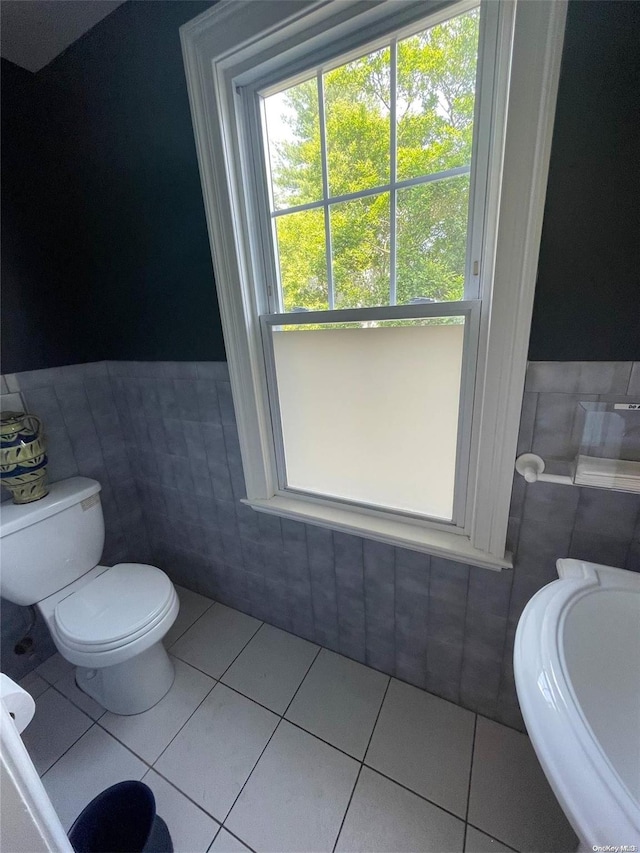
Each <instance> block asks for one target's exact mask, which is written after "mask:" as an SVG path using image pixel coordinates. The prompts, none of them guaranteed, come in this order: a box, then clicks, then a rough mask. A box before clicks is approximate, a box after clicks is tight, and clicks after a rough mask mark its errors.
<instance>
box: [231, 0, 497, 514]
mask: <svg viewBox="0 0 640 853" xmlns="http://www.w3.org/2000/svg"><path fill="white" fill-rule="evenodd" d="M455 8H456V7H453V10H455ZM453 10H450V11H449V15H450V16H449V17H446V18H445V19H444V20H441V18H442V13H440V14H439V15H438V19H437V22H436V23H434V24H433V25H432V26H428V25H427V26H425V24H424V23H423V22H418V23H417V24H414V25H413V26H412V27H411V30H410V32H409V33H406V32H404V33H403V32H393V33H390V34H389V35H388V36H387V37H385V38H384V40H383V42H382V43H380V40H377V42H376V44H375V46H374V47H373V48H370V47H369V48H367V47H364V48H358V49H357V51H356V55H355V57H352V56H347V57H345V56H344V55H339V56H337V57H335V58H333V59H331V60H330V61H329V62H325V63H323V64H322V65H321V66H318V67H314V68H311V69H309V71H308V77H307V79H303V80H298V81H297V82H293V83H292V82H290V81H288V80H285V81H283V82H280V83H278V84H276V85H275V86H270V87H268V88H267V89H266V90H260V88H259V81H258V83H257V84H254V86H252V87H249V88H248V90H247V91H246V92H244V93H243V97H244V99H245V103H248V104H249V105H250V106H253V101H254V99H256V98H257V103H258V104H259V111H258V112H255V111H253V110H251V109H249V110H248V111H247V115H248V121H249V122H251V120H252V116H255V115H257V114H259V115H260V128H259V132H254V134H253V138H257V137H261V138H262V139H263V169H262V170H261V171H260V172H259V173H258V175H257V180H258V182H260V180H261V179H266V184H267V186H266V192H264V193H263V198H265V197H268V212H269V217H270V220H271V229H270V230H269V228H268V227H266V228H265V229H264V231H265V233H266V234H267V236H270V237H271V241H270V243H269V242H267V245H266V247H265V248H266V250H267V256H266V258H265V266H264V268H265V281H266V282H267V289H268V292H269V294H270V300H269V301H270V304H271V306H272V309H273V310H274V311H275V312H278V313H277V314H271V313H269V314H265V315H263V317H262V320H263V340H264V347H265V355H266V361H267V368H268V369H267V373H266V376H267V385H268V392H269V402H270V409H271V420H272V426H273V434H274V441H275V451H276V464H277V469H278V484H279V489H280V491H281V492H282V493H283V494H287V493H296V494H299V495H313V496H315V497H317V498H326V499H333V500H338V501H341V502H343V503H346V504H352V505H354V506H359V507H366V508H368V509H370V510H377V511H382V512H387V513H394V514H396V515H398V516H411V517H413V518H415V519H416V520H417V519H420V518H422V519H425V520H426V519H429V520H431V521H432V522H438V523H441V524H446V525H450V526H451V528H452V529H462V528H464V523H465V503H466V487H467V472H468V459H469V441H470V436H471V419H472V414H473V406H472V395H473V385H474V378H475V365H476V350H477V340H478V324H479V314H480V303H479V301H478V302H477V303H476V304H474V303H473V302H463V301H462V300H463V298H464V296H465V294H466V295H467V296H469V297H470V298H473V299H476V300H477V298H478V296H479V276H478V274H477V272H476V274H473V269H472V264H471V263H469V260H468V258H469V251H468V247H469V248H470V246H471V244H472V243H473V242H474V241H473V240H472V235H473V233H474V231H476V232H478V234H479V235H481V234H482V231H483V220H484V195H483V190H484V184H483V182H482V181H481V180H480V181H477V182H475V183H476V186H477V188H478V191H477V192H476V205H475V207H476V210H475V211H472V210H470V204H469V202H470V194H471V193H470V188H471V184H472V180H473V179H474V178H475V174H476V171H479V172H480V174H486V163H481V164H478V162H477V159H478V158H477V157H476V156H475V152H474V146H473V136H474V134H473V130H474V116H477V113H478V112H479V110H476V105H477V100H476V80H477V79H479V88H482V77H483V76H484V77H487V76H488V75H490V74H491V72H492V70H493V58H494V53H495V47H494V46H493V45H492V46H491V48H490V49H489V50H487V51H485V56H486V57H487V60H486V61H485V63H484V65H483V66H482V67H480V68H478V40H479V22H480V10H479V7H476V8H472V9H469V10H465V11H463V12H462V13H458V14H455V11H453ZM491 109H492V103H491V100H490V99H488V100H487V101H486V103H485V109H484V114H483V115H482V116H481V117H479V119H480V120H479V122H477V123H478V124H480V125H481V126H482V127H483V128H484V132H485V134H486V133H487V131H488V127H489V124H490V115H491ZM484 150H485V155H486V152H487V150H488V148H487V147H485V149H484ZM254 162H255V161H254ZM472 171H473V175H472V174H471V173H472ZM478 185H479V186H478ZM257 207H258V210H260V203H259V202H258V203H257ZM266 210H267V205H264V206H263V207H262V213H263V214H264V213H265V212H266ZM475 242H476V243H477V244H479V243H480V242H481V241H480V239H477V240H476V241H475ZM479 263H480V261H479V259H476V260H475V267H476V268H478V267H479ZM442 303H453V306H454V307H452V306H451V305H450V304H449V305H447V304H445V305H443V304H442ZM399 305H403V306H405V307H404V308H402V309H401V308H399V307H395V308H392V307H391V306H399ZM280 312H284V313H283V314H280ZM307 312H313V317H310V316H308V315H307V316H305V315H306V314H307ZM289 314H290V315H292V316H288V315H289Z"/></svg>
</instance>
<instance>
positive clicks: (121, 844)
mask: <svg viewBox="0 0 640 853" xmlns="http://www.w3.org/2000/svg"><path fill="white" fill-rule="evenodd" d="M69 841H70V842H71V846H72V847H73V849H74V850H75V851H76V853H173V844H172V842H171V836H170V834H169V830H168V829H167V824H166V823H165V822H164V821H163V820H162V818H161V817H159V815H157V814H156V801H155V797H154V796H153V792H152V790H151V788H149V787H148V786H147V785H145V784H144V782H118V784H117V785H112V786H111V787H110V788H107V789H106V791H103V792H102V793H101V794H98V796H97V797H94V799H93V800H91V802H90V803H89V805H88V806H87V807H86V808H85V809H84V810H83V811H82V813H81V814H80V816H79V817H77V818H76V820H75V822H74V824H73V826H72V827H71V829H70V831H69Z"/></svg>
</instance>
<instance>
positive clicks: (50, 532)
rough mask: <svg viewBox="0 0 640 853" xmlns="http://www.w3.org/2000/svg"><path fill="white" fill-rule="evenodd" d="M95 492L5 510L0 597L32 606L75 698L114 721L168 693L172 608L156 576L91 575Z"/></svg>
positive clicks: (98, 541) (95, 571)
mask: <svg viewBox="0 0 640 853" xmlns="http://www.w3.org/2000/svg"><path fill="white" fill-rule="evenodd" d="M99 491H100V484H99V483H97V482H96V481H95V480H89V479H86V478H83V477H74V478H72V479H70V480H64V481H61V482H60V483H55V484H53V485H52V486H51V490H50V492H49V495H48V496H47V497H46V498H43V500H42V501H38V502H36V503H34V504H26V505H22V506H18V505H12V506H7V507H6V508H3V512H2V518H1V520H0V549H1V554H2V561H3V572H2V578H1V579H0V593H1V594H2V595H3V596H4V597H5V598H8V599H9V600H10V601H14V602H15V603H17V604H35V605H36V606H37V608H38V610H39V611H40V613H41V614H42V616H43V618H44V619H45V621H46V623H47V625H48V627H49V630H50V631H51V636H52V639H53V641H54V643H55V645H56V648H57V649H58V651H59V652H60V654H61V655H62V656H63V657H64V658H65V659H66V660H68V661H69V662H70V663H73V664H75V665H76V667H77V669H76V683H77V685H78V687H79V688H80V689H81V690H83V691H84V692H85V693H86V694H87V695H89V696H91V697H92V698H93V699H95V700H96V701H97V702H98V703H99V704H100V705H102V707H103V708H106V709H107V710H109V711H112V712H114V713H116V714H123V715H127V714H139V713H141V712H142V711H146V710H148V709H149V708H151V707H152V706H153V705H155V704H156V703H157V702H159V701H160V699H162V697H163V696H164V695H165V694H166V693H167V692H168V690H169V689H170V688H171V685H172V683H173V679H174V667H173V664H172V662H171V660H170V658H169V656H168V655H167V652H166V650H165V648H164V646H163V645H162V638H163V637H164V635H165V634H166V633H167V631H168V630H169V628H170V627H171V625H172V624H173V622H174V621H175V619H176V616H177V615H178V609H179V601H178V596H177V595H176V591H175V588H174V586H173V584H172V583H171V581H170V580H169V578H168V577H167V575H166V574H165V573H164V572H163V571H161V570H160V569H158V568H156V567H155V566H148V565H144V564H141V563H118V564H117V565H115V566H112V567H108V566H103V565H96V563H97V560H98V558H99V556H100V554H101V552H102V546H103V543H104V518H103V515H102V507H101V504H100V499H99ZM43 592H44V593H45V595H44V596H43V595H42V593H43Z"/></svg>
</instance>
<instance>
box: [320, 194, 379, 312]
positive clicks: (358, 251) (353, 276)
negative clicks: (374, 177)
mask: <svg viewBox="0 0 640 853" xmlns="http://www.w3.org/2000/svg"><path fill="white" fill-rule="evenodd" d="M329 214H330V220H331V250H332V254H333V266H332V269H333V286H334V292H335V307H336V308H364V307H372V306H375V305H388V304H389V259H390V256H389V193H382V194H381V195H375V196H367V197H366V198H359V199H356V200H355V201H345V202H340V203H339V204H333V205H331V207H330V209H329Z"/></svg>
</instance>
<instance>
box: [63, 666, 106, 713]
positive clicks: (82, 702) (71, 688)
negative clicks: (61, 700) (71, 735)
mask: <svg viewBox="0 0 640 853" xmlns="http://www.w3.org/2000/svg"><path fill="white" fill-rule="evenodd" d="M56 690H59V691H60V693H64V695H65V696H66V697H67V699H70V700H71V701H72V702H73V704H74V705H77V707H78V708H80V710H81V711H84V712H85V714H88V715H89V716H90V717H91V719H92V720H99V719H100V717H102V715H103V714H106V711H105V709H104V708H103V707H102V705H98V703H97V702H96V700H95V699H92V698H91V696H87V694H86V693H84V692H83V691H82V690H80V688H79V687H78V685H77V684H76V670H75V667H74V668H73V669H72V670H70V671H69V672H68V673H67V674H66V675H63V676H62V678H61V679H60V681H57V682H56Z"/></svg>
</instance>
